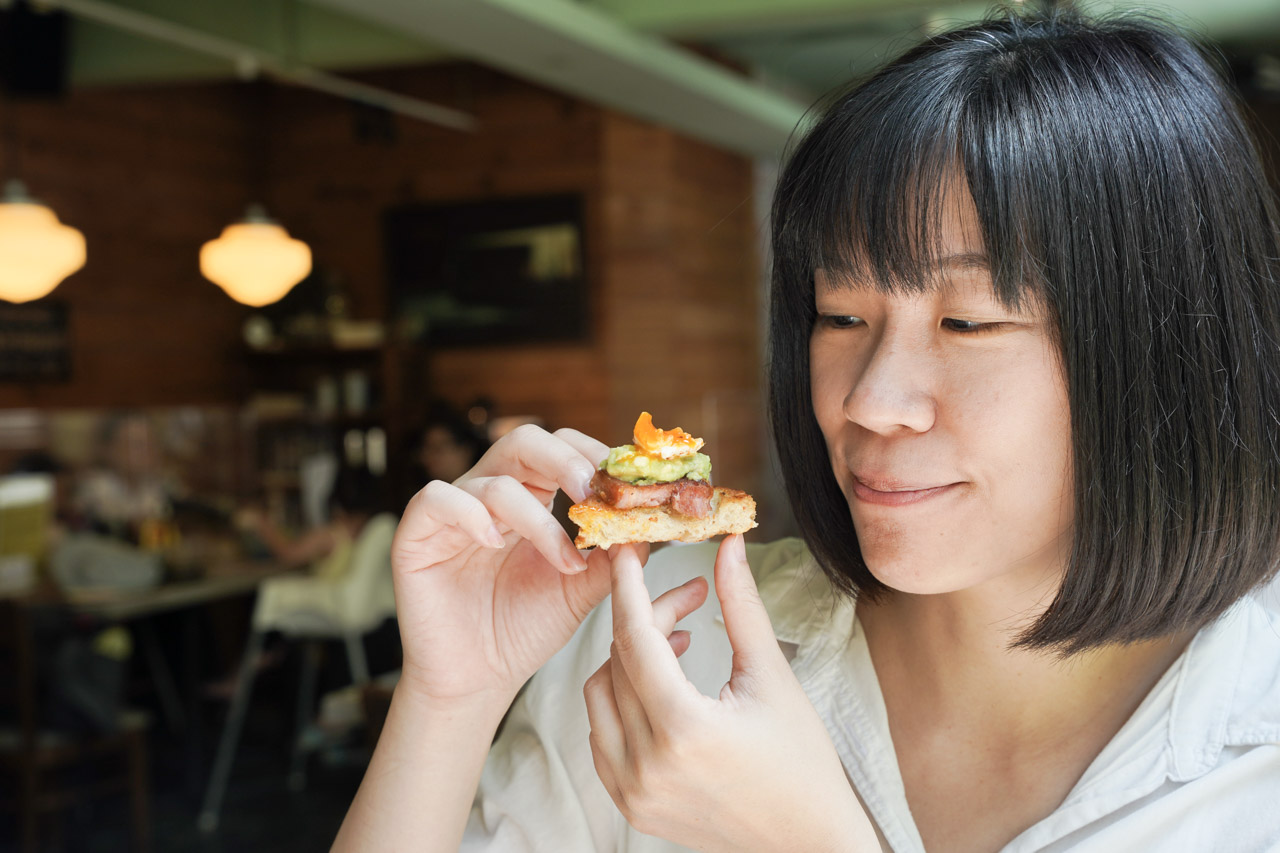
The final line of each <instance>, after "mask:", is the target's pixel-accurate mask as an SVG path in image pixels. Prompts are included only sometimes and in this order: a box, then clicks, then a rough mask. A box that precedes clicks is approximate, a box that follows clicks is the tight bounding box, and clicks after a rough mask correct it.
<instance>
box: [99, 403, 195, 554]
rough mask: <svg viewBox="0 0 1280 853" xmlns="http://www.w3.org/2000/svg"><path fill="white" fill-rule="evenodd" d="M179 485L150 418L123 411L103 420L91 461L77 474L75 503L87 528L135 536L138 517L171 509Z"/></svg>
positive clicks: (148, 517) (165, 515) (140, 519)
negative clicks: (171, 474)
mask: <svg viewBox="0 0 1280 853" xmlns="http://www.w3.org/2000/svg"><path fill="white" fill-rule="evenodd" d="M178 491H179V490H178V489H177V487H176V483H174V482H173V481H172V480H171V478H169V477H167V476H166V474H165V471H164V467H163V456H162V453H161V451H160V443H159V441H158V439H157V436H156V433H155V429H154V427H153V426H152V424H151V421H150V419H149V418H148V417H147V416H146V415H145V414H143V413H142V412H124V413H121V414H117V415H114V416H112V417H110V418H108V419H107V421H106V422H105V423H104V424H103V426H102V432H101V434H100V436H99V442H98V455H97V460H96V463H95V465H94V467H93V468H92V469H90V470H89V471H87V472H85V473H84V475H83V476H82V477H81V479H80V483H79V487H78V488H77V490H76V496H75V501H74V507H75V511H76V513H77V515H78V516H79V517H80V518H81V519H82V521H83V522H84V525H85V526H86V527H87V528H89V529H91V530H94V531H96V532H99V533H105V534H108V535H111V536H117V537H120V538H124V539H128V540H130V541H134V542H136V541H137V539H138V529H139V526H140V525H141V524H142V523H143V522H146V521H152V520H156V519H163V518H168V517H169V516H170V515H171V514H172V510H173V503H172V498H173V496H174V495H175V493H177V492H178Z"/></svg>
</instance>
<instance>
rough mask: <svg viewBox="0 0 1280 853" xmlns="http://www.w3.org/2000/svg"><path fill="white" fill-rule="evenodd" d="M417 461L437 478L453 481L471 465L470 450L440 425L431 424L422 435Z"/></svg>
mask: <svg viewBox="0 0 1280 853" xmlns="http://www.w3.org/2000/svg"><path fill="white" fill-rule="evenodd" d="M418 461H419V462H421V463H422V467H423V468H426V469H427V473H428V474H429V475H430V476H432V477H434V478H435V479H437V480H445V481H446V482H450V483H451V482H453V481H454V480H456V479H458V478H459V477H461V476H462V475H463V474H465V473H467V469H468V468H470V467H471V462H472V459H471V450H470V448H468V447H467V446H466V445H464V444H462V443H460V442H459V441H458V440H457V439H455V438H454V437H453V433H451V432H449V430H448V429H447V428H445V427H442V426H433V427H431V428H430V429H428V430H427V432H426V434H425V435H424V436H423V437H422V446H421V447H420V448H419V451H418Z"/></svg>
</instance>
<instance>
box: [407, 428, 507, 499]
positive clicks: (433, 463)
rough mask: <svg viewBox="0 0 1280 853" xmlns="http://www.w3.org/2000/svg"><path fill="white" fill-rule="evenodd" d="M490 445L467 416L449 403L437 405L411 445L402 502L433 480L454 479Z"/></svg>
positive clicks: (477, 459)
mask: <svg viewBox="0 0 1280 853" xmlns="http://www.w3.org/2000/svg"><path fill="white" fill-rule="evenodd" d="M488 449H489V442H488V441H487V440H485V438H484V436H483V435H482V434H481V433H480V432H479V431H478V430H477V429H476V428H475V427H473V426H472V425H471V423H470V422H469V421H468V420H467V419H466V418H464V417H463V416H462V415H460V414H458V413H457V412H456V411H454V410H453V409H451V408H449V407H447V406H444V405H440V406H437V407H436V408H435V409H433V410H432V412H431V414H429V415H428V417H427V419H426V420H425V421H424V422H423V424H422V427H421V428H420V429H419V430H418V431H417V432H416V433H415V437H414V440H413V443H412V444H411V445H410V450H409V456H410V471H411V474H410V477H409V482H408V484H407V488H406V490H405V494H403V495H402V496H401V497H402V500H401V501H400V505H401V506H402V507H403V506H404V504H406V503H408V501H409V499H410V498H411V497H413V495H414V494H415V493H416V492H417V491H418V489H421V488H422V487H423V486H424V485H426V484H427V483H428V482H430V481H431V480H444V481H445V482H446V483H452V482H453V481H454V480H456V479H458V478H459V477H461V476H462V475H463V474H465V473H466V472H467V471H468V470H470V468H471V466H473V465H475V464H476V462H478V461H479V460H480V457H481V456H483V455H484V452H485V451H486V450H488Z"/></svg>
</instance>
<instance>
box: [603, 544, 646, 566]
mask: <svg viewBox="0 0 1280 853" xmlns="http://www.w3.org/2000/svg"><path fill="white" fill-rule="evenodd" d="M623 548H630V549H631V550H632V551H634V552H635V554H636V559H638V560H639V561H640V565H642V566H643V565H644V564H645V563H647V562H649V543H648V542H630V543H628V544H626V545H610V546H609V547H608V548H606V549H605V553H606V554H608V555H609V559H610V560H611V561H612V560H615V559H617V557H618V553H619V552H620V551H621V550H622V549H623Z"/></svg>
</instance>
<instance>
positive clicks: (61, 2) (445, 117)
mask: <svg viewBox="0 0 1280 853" xmlns="http://www.w3.org/2000/svg"><path fill="white" fill-rule="evenodd" d="M38 5H39V7H41V8H47V9H62V10H65V11H67V12H70V13H71V14H73V15H77V16H79V17H81V18H86V19H88V20H91V21H96V22H97V23H100V24H106V25H107V26H110V27H115V28H116V29H120V30H125V31H127V32H130V33H133V34H135V35H140V36H144V37H146V38H150V39H155V40H157V41H162V42H167V43H169V44H173V45H177V46H178V47H181V48H184V49H186V50H191V51H194V52H196V53H203V54H206V55H209V56H215V57H218V58H220V59H225V60H227V61H228V62H229V63H231V65H232V66H233V67H234V68H235V69H236V73H237V74H239V75H240V76H241V77H244V78H246V79H252V78H253V77H255V76H257V75H258V74H265V75H267V76H269V77H271V78H273V79H276V80H280V81H282V82H285V83H290V84H292V85H295V86H300V87H302V88H306V89H313V90H315V91H318V92H324V93H325V94H329V95H335V96H337V97H340V98H345V99H347V100H351V101H356V102H358V103H362V104H367V105H369V106H372V107H377V108H379V109H384V110H387V111H389V112H392V113H396V114H397V115H402V116H405V117H407V118H412V119H416V120H418V121H424V122H428V123H430V124H434V125H438V126H440V127H447V128H449V129H451V130H460V131H474V130H475V129H476V127H477V123H476V120H475V118H474V117H473V116H471V115H468V114H467V113H464V112H461V111H459V110H455V109H451V108H449V107H442V106H440V105H439V104H432V103H429V102H427V101H423V100H420V99H418V98H413V97H409V96H408V95H400V94H397V93H395V92H390V91H387V90H386V89H380V88H378V87H377V86H370V85H368V84H365V83H360V82H358V81H355V80H349V79H347V78H345V77H339V76H337V75H335V74H330V73H328V72H327V71H321V70H320V69H318V68H313V67H310V66H307V65H301V64H297V63H291V62H287V61H285V60H283V59H281V58H280V57H278V56H275V55H273V54H271V53H267V52H266V51H263V50H259V49H258V48H255V47H251V46H249V45H245V44H241V43H239V42H235V41H232V40H230V39H225V38H222V37H220V36H215V35H210V34H209V33H206V32H202V31H200V30H196V29H193V28H191V27H186V26H183V25H181V24H175V23H173V22H172V21H166V20H164V19H163V18H157V17H155V16H154V15H148V14H145V13H142V12H135V11H133V10H131V9H123V8H121V7H119V6H115V5H112V4H111V3H104V2H101V0H42V2H40V3H39V4H38Z"/></svg>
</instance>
